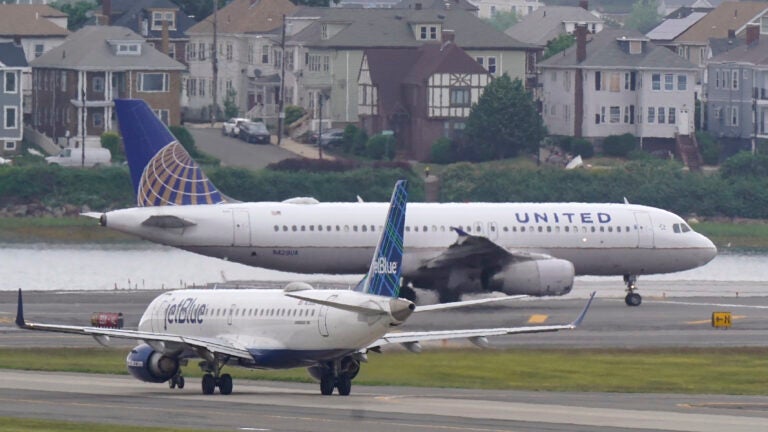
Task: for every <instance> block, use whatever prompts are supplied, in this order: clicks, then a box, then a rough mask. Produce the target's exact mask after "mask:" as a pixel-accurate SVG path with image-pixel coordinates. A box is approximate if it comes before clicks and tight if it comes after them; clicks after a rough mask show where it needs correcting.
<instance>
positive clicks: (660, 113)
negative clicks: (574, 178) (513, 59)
mask: <svg viewBox="0 0 768 432" xmlns="http://www.w3.org/2000/svg"><path fill="white" fill-rule="evenodd" d="M586 33H587V32H586V28H585V27H583V26H580V27H579V30H577V38H576V39H577V42H576V46H574V47H571V48H569V49H568V50H567V51H565V52H564V54H563V55H557V56H554V57H551V58H549V59H547V60H545V61H543V62H541V63H540V64H539V67H540V69H541V79H542V84H543V89H542V91H543V99H542V103H543V119H544V123H545V124H546V126H547V128H548V129H549V131H550V133H552V134H556V135H568V136H576V137H584V138H588V139H590V140H592V141H596V142H600V141H601V140H602V139H603V138H605V137H607V136H609V135H621V134H624V133H630V134H632V135H634V136H636V137H639V138H640V140H641V145H642V144H643V142H644V141H643V140H645V143H646V144H648V143H651V142H657V143H658V144H659V145H661V146H665V147H663V148H667V149H671V148H673V147H674V143H675V141H674V138H675V137H676V136H677V135H678V134H679V135H686V136H687V135H690V134H691V132H692V127H693V109H694V88H693V84H694V78H695V76H696V71H697V68H696V66H695V65H693V64H691V63H690V62H688V61H687V60H685V59H683V58H681V57H679V56H677V55H675V54H674V53H672V52H671V51H669V50H668V49H666V48H664V47H660V46H657V45H655V44H653V43H652V42H650V41H649V40H648V38H646V37H645V36H643V35H642V34H640V33H638V32H636V31H631V30H608V29H606V30H603V31H602V32H600V33H598V34H596V35H593V36H592V38H591V40H590V41H588V42H587V34H586Z"/></svg>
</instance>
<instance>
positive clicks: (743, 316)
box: [685, 315, 747, 325]
mask: <svg viewBox="0 0 768 432" xmlns="http://www.w3.org/2000/svg"><path fill="white" fill-rule="evenodd" d="M746 317H747V316H746V315H734V316H732V317H731V320H733V321H736V320H740V319H744V318H746ZM685 323H686V324H691V325H697V324H711V323H712V320H711V319H708V320H698V321H686V322H685Z"/></svg>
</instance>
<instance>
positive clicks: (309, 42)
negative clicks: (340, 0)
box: [291, 7, 538, 50]
mask: <svg viewBox="0 0 768 432" xmlns="http://www.w3.org/2000/svg"><path fill="white" fill-rule="evenodd" d="M292 16H294V17H315V18H316V19H315V20H314V21H313V22H312V24H310V25H308V26H307V27H306V28H305V29H303V30H302V31H300V32H298V33H297V34H295V35H293V36H292V37H291V40H292V41H294V42H304V44H305V45H306V46H310V47H317V48H352V49H355V48H356V49H365V48H392V47H418V46H421V45H423V44H424V43H425V41H423V40H418V39H416V38H415V37H414V33H413V30H412V25H418V24H436V23H439V24H442V28H443V29H445V30H453V31H454V34H455V43H456V44H457V45H458V46H460V47H462V48H463V49H505V50H515V49H518V50H521V49H536V48H538V47H537V46H535V45H531V44H526V43H523V42H520V41H518V40H516V39H513V38H511V37H509V36H507V35H505V34H504V33H503V32H501V31H499V30H497V29H496V28H495V27H493V26H492V25H491V24H490V23H488V22H487V21H485V20H483V19H480V18H478V17H476V16H475V15H474V14H473V13H471V12H467V11H464V10H430V9H426V10H424V9H423V10H403V9H353V8H314V7H302V8H300V9H299V10H298V11H297V12H296V13H295V14H293V15H292ZM323 24H334V25H338V24H340V25H343V26H344V28H343V29H342V30H341V31H339V32H338V33H336V34H335V35H333V36H331V37H330V38H328V39H325V40H323V39H321V38H320V28H321V26H322V25H323ZM432 42H434V41H432Z"/></svg>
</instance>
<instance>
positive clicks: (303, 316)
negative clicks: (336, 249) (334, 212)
mask: <svg viewBox="0 0 768 432" xmlns="http://www.w3.org/2000/svg"><path fill="white" fill-rule="evenodd" d="M323 295H324V298H327V299H331V300H332V301H337V300H338V301H346V302H351V303H358V304H365V305H367V306H371V305H374V304H375V305H376V306H377V307H379V308H380V309H381V310H384V311H386V310H388V309H389V303H388V302H389V301H390V299H389V298H387V297H380V296H374V295H369V294H362V293H358V292H355V291H345V290H327V291H323ZM392 324H393V320H392V319H390V316H389V315H387V314H381V315H377V316H369V315H365V316H363V315H361V314H359V313H355V312H348V311H344V310H340V309H336V308H333V307H328V306H323V305H319V304H317V303H312V302H309V301H304V300H298V299H295V298H291V297H288V296H286V295H285V293H284V291H283V290H272V289H249V290H227V289H225V290H179V291H170V292H167V293H164V294H162V295H160V296H158V297H157V298H155V299H154V300H153V301H152V303H150V305H149V306H148V307H147V310H146V311H145V312H144V315H143V316H142V317H141V321H140V322H139V330H140V331H146V332H153V333H161V334H173V335H179V336H187V337H195V338H211V339H217V340H224V341H228V342H230V343H232V344H233V345H235V346H237V347H239V348H243V349H246V350H248V351H249V352H250V353H251V355H252V356H253V359H254V361H253V363H252V364H243V363H241V366H246V367H254V368H270V369H280V368H292V367H299V366H311V365H313V364H316V363H318V362H320V361H325V360H330V359H334V358H339V357H341V356H343V355H346V354H349V353H353V352H355V351H358V350H360V349H361V348H365V347H367V346H368V345H369V344H371V343H372V342H374V341H375V340H377V339H378V338H380V337H381V336H383V335H384V334H385V333H386V332H387V331H388V330H390V329H391V325H392Z"/></svg>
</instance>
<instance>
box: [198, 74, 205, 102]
mask: <svg viewBox="0 0 768 432" xmlns="http://www.w3.org/2000/svg"><path fill="white" fill-rule="evenodd" d="M205 82H206V79H205V78H200V82H199V83H197V89H198V91H199V92H200V96H201V97H205Z"/></svg>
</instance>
